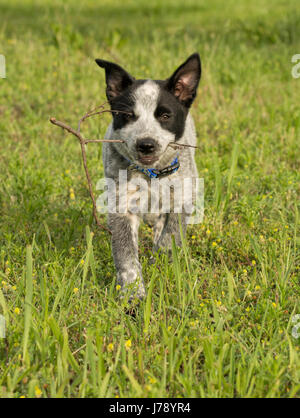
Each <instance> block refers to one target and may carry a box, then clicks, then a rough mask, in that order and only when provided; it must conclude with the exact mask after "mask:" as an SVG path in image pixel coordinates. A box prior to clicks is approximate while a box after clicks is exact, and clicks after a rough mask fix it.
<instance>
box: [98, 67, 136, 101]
mask: <svg viewBox="0 0 300 418" xmlns="http://www.w3.org/2000/svg"><path fill="white" fill-rule="evenodd" d="M95 61H96V63H97V64H98V65H99V67H101V68H104V69H105V77H106V86H107V87H106V96H107V99H108V100H109V101H110V100H111V99H114V98H115V97H117V96H119V95H120V94H121V93H122V92H123V91H124V90H126V89H127V87H129V86H130V85H131V84H132V83H133V81H134V77H132V76H131V75H130V74H128V73H127V72H126V71H125V70H124V69H123V68H122V67H120V66H119V65H117V64H114V63H113V62H109V61H104V60H100V59H96V60H95Z"/></svg>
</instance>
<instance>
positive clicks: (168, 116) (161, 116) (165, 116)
mask: <svg viewBox="0 0 300 418" xmlns="http://www.w3.org/2000/svg"><path fill="white" fill-rule="evenodd" d="M159 119H160V120H161V121H163V122H164V121H166V120H168V119H170V115H169V114H168V113H162V114H161V115H160V116H159Z"/></svg>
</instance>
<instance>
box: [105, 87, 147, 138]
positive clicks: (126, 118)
mask: <svg viewBox="0 0 300 418" xmlns="http://www.w3.org/2000/svg"><path fill="white" fill-rule="evenodd" d="M145 81H146V80H135V81H134V83H133V84H132V85H131V86H130V87H128V88H127V89H126V90H124V91H123V92H122V94H120V95H119V96H117V97H115V98H114V99H112V100H110V107H111V110H112V111H113V112H112V116H113V129H114V130H117V129H122V128H124V126H126V125H127V124H129V123H131V122H135V121H136V120H137V119H138V116H137V115H135V114H134V106H135V99H134V92H135V90H136V89H137V88H138V87H139V86H140V85H141V84H143V83H145ZM118 111H120V113H118ZM123 112H124V113H123ZM125 112H126V113H125Z"/></svg>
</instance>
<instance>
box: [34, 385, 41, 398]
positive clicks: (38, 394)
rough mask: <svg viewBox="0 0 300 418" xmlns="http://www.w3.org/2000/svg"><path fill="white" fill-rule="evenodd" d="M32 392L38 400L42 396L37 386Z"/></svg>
mask: <svg viewBox="0 0 300 418" xmlns="http://www.w3.org/2000/svg"><path fill="white" fill-rule="evenodd" d="M34 392H35V396H36V397H37V398H40V397H41V395H42V391H41V389H40V388H39V387H38V386H36V387H35V388H34Z"/></svg>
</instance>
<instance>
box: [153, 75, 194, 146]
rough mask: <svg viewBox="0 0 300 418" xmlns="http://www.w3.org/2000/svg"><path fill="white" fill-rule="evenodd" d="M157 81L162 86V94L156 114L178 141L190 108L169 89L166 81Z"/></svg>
mask: <svg viewBox="0 0 300 418" xmlns="http://www.w3.org/2000/svg"><path fill="white" fill-rule="evenodd" d="M155 82H156V83H157V84H158V85H159V87H160V94H159V97H158V101H157V107H156V110H155V112H154V116H155V118H156V120H157V121H158V122H159V123H160V125H161V127H162V128H163V129H166V130H167V131H169V132H172V133H173V134H174V135H175V141H177V140H179V139H180V138H181V137H182V135H183V132H184V128H185V120H186V117H187V114H188V108H187V107H186V106H184V105H182V104H181V103H180V102H179V101H178V100H177V98H176V97H175V96H174V95H173V94H172V93H170V92H169V91H168V90H167V87H166V82H165V81H160V80H156V81H155Z"/></svg>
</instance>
